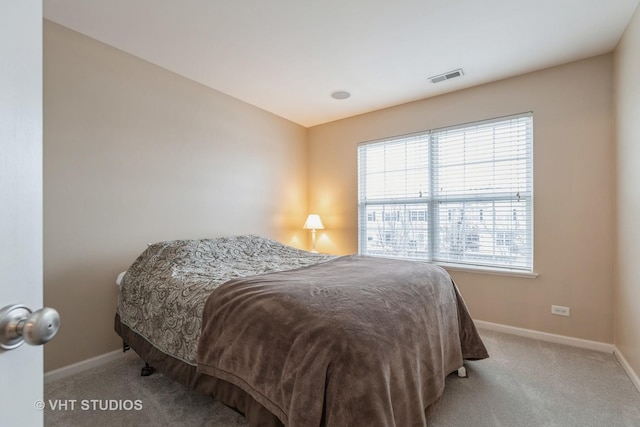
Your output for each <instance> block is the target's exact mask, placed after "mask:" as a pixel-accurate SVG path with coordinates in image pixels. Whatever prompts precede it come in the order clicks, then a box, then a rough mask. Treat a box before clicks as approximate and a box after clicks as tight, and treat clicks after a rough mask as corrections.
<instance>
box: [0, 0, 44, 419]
mask: <svg viewBox="0 0 640 427" xmlns="http://www.w3.org/2000/svg"><path fill="white" fill-rule="evenodd" d="M13 304H24V305H26V306H27V307H29V308H30V309H31V310H37V309H39V308H41V307H42V0H0V309H2V308H3V307H5V306H7V305H13ZM42 357H43V351H42V346H31V345H26V344H24V345H22V346H20V347H18V348H16V349H14V350H2V349H0V426H29V427H30V426H41V425H42V424H43V417H42V411H39V410H37V409H36V407H37V406H38V403H37V401H39V400H41V399H42V395H43V379H42V370H43V363H42Z"/></svg>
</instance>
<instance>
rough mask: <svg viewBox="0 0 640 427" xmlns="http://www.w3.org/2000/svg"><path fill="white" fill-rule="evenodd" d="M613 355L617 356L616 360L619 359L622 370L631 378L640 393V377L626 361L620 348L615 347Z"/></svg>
mask: <svg viewBox="0 0 640 427" xmlns="http://www.w3.org/2000/svg"><path fill="white" fill-rule="evenodd" d="M613 354H614V355H615V356H616V359H618V362H620V364H621V365H622V368H623V369H624V371H625V372H626V373H627V375H628V376H629V379H630V380H631V382H632V383H633V385H635V386H636V388H637V389H638V391H639V392H640V377H638V374H636V373H635V371H634V370H633V368H631V365H629V362H627V359H625V358H624V356H623V355H622V353H621V352H620V350H618V347H614V349H613Z"/></svg>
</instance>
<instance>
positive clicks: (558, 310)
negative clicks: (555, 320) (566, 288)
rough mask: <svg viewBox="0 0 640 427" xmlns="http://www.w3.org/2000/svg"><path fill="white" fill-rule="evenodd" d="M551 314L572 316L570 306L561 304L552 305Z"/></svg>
mask: <svg viewBox="0 0 640 427" xmlns="http://www.w3.org/2000/svg"><path fill="white" fill-rule="evenodd" d="M551 314H556V315H558V316H567V317H569V316H571V309H570V308H569V307H563V306H561V305H552V306H551Z"/></svg>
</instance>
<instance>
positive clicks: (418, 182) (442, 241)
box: [358, 113, 533, 272]
mask: <svg viewBox="0 0 640 427" xmlns="http://www.w3.org/2000/svg"><path fill="white" fill-rule="evenodd" d="M532 134H533V116H532V114H531V113H526V114H519V115H516V116H510V117H503V118H499V119H494V120H487V121H483V122H478V123H472V124H465V125H460V126H454V127H449V128H443V129H436V130H431V131H426V132H421V133H417V134H413V135H406V136H399V137H395V138H389V139H385V140H380V141H373V142H367V143H362V144H360V145H359V146H358V209H359V221H358V222H359V225H358V233H359V251H360V253H362V254H367V255H381V256H390V257H401V258H417V259H425V260H429V261H433V262H438V263H446V264H459V265H464V266H481V267H493V268H502V269H511V270H521V271H529V272H530V271H532V269H533V175H532V170H533V167H532V163H533V136H532Z"/></svg>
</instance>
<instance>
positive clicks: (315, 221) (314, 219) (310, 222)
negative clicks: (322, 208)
mask: <svg viewBox="0 0 640 427" xmlns="http://www.w3.org/2000/svg"><path fill="white" fill-rule="evenodd" d="M302 228H304V229H312V230H323V229H324V225H322V220H321V219H320V215H317V214H310V215H309V216H308V217H307V221H306V222H305V223H304V226H303V227H302Z"/></svg>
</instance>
